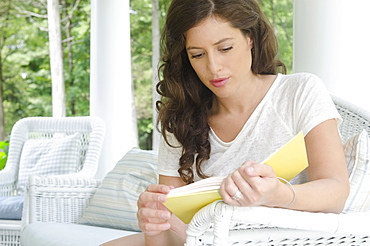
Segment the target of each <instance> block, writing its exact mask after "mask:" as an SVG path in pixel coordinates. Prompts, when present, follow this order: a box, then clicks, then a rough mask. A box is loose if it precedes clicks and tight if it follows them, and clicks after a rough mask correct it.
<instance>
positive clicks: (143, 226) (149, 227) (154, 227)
mask: <svg viewBox="0 0 370 246" xmlns="http://www.w3.org/2000/svg"><path fill="white" fill-rule="evenodd" d="M139 228H140V230H141V231H142V232H143V233H145V234H147V235H149V236H155V235H158V234H159V233H161V232H162V231H166V230H168V229H170V228H171V225H170V223H168V222H166V223H160V224H156V223H140V224H139Z"/></svg>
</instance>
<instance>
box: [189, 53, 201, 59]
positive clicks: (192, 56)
mask: <svg viewBox="0 0 370 246" xmlns="http://www.w3.org/2000/svg"><path fill="white" fill-rule="evenodd" d="M202 56H203V53H202V54H195V55H191V58H192V59H197V58H198V59H199V58H201V57H202Z"/></svg>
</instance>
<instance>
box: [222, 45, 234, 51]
mask: <svg viewBox="0 0 370 246" xmlns="http://www.w3.org/2000/svg"><path fill="white" fill-rule="evenodd" d="M232 49H233V47H232V46H230V47H227V48H223V49H221V51H222V52H228V51H230V50H232Z"/></svg>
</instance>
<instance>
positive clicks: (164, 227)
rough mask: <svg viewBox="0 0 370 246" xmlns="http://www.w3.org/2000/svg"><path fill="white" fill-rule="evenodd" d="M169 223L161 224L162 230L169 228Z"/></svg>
mask: <svg viewBox="0 0 370 246" xmlns="http://www.w3.org/2000/svg"><path fill="white" fill-rule="evenodd" d="M170 227H171V225H170V224H169V223H166V224H164V225H163V230H168V229H170Z"/></svg>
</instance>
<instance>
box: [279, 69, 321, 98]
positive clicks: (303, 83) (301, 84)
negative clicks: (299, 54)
mask: <svg viewBox="0 0 370 246" xmlns="http://www.w3.org/2000/svg"><path fill="white" fill-rule="evenodd" d="M280 77H281V78H280V81H279V82H280V83H279V85H278V92H279V93H280V92H286V93H289V94H292V93H304V92H315V91H317V90H318V91H321V90H326V89H325V85H324V83H323V81H322V80H321V79H320V78H319V77H318V76H316V75H315V74H312V73H293V74H281V75H280Z"/></svg>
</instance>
